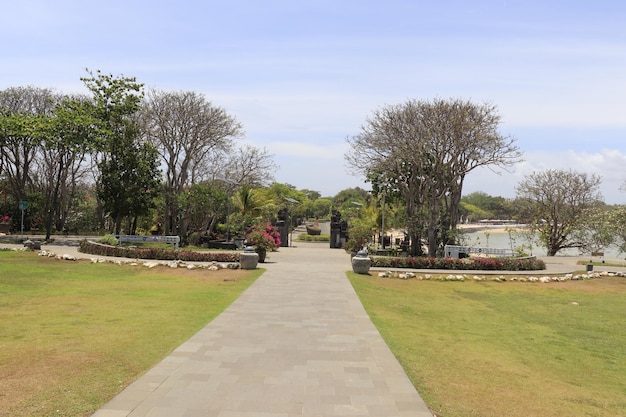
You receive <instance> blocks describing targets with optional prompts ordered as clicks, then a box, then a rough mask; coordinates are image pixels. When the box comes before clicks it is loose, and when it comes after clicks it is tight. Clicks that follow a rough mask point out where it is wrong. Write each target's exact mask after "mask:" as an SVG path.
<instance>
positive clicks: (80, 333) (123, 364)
mask: <svg viewBox="0 0 626 417" xmlns="http://www.w3.org/2000/svg"><path fill="white" fill-rule="evenodd" d="M261 272H262V271H261V270H255V271H242V270H220V271H209V270H206V269H202V270H200V269H198V270H187V269H182V268H180V269H171V268H167V267H157V268H153V269H148V268H145V267H140V266H136V267H132V266H128V265H125V266H120V265H115V264H110V263H104V264H91V263H89V262H87V261H85V262H82V261H81V262H66V261H58V260H54V259H50V258H44V257H38V256H36V255H35V254H34V253H16V252H0V335H1V336H0V416H2V417H8V416H11V417H20V416H35V415H36V416H72V417H73V416H87V415H90V414H91V413H93V412H94V411H95V410H96V409H97V408H98V407H99V406H101V405H102V404H104V403H105V402H106V401H108V400H109V399H110V398H112V397H113V396H114V395H115V394H116V393H118V392H119V391H121V390H122V388H124V387H125V386H127V385H128V384H129V383H130V382H132V381H133V380H135V379H136V378H137V377H138V376H140V375H141V374H143V373H144V372H145V371H146V370H148V369H149V368H150V367H152V366H154V365H155V364H156V363H157V362H158V361H160V360H161V359H162V358H163V357H165V356H166V355H167V354H169V353H170V352H171V351H172V350H173V349H175V348H176V347H177V346H179V345H180V344H181V343H183V342H184V341H185V340H187V339H188V338H189V337H191V336H192V335H193V334H194V333H196V332H197V331H198V330H199V329H201V328H202V327H203V326H204V325H206V324H207V323H208V322H209V321H211V320H212V319H213V318H214V317H216V316H217V315H218V314H219V313H220V312H222V311H223V310H224V309H225V308H226V307H227V306H228V305H229V304H230V303H231V302H232V301H233V300H235V299H236V298H237V297H238V295H239V294H240V293H241V292H242V291H243V290H245V289H246V288H247V287H248V286H249V285H250V284H251V283H252V282H253V281H254V279H255V278H256V277H257V276H258V275H260V273H261Z"/></svg>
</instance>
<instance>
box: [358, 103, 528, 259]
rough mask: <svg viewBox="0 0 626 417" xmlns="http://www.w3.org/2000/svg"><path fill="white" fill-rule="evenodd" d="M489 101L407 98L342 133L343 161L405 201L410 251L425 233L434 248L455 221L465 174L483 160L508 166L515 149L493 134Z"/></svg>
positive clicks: (493, 113) (495, 118) (430, 249)
mask: <svg viewBox="0 0 626 417" xmlns="http://www.w3.org/2000/svg"><path fill="white" fill-rule="evenodd" d="M499 124H500V116H499V114H498V113H497V109H496V107H495V106H493V105H490V104H483V105H476V104H474V103H471V102H469V101H464V100H459V99H453V100H440V99H437V100H434V101H417V100H410V101H407V102H406V103H402V104H399V105H393V106H386V107H383V108H381V109H379V110H377V111H376V112H374V114H373V116H372V117H370V118H368V119H367V122H366V124H365V125H364V126H362V127H361V133H360V134H358V135H356V136H354V137H350V138H348V143H349V144H350V145H351V147H352V150H351V152H350V153H349V154H347V155H346V161H347V163H348V166H349V167H351V168H352V170H353V171H354V172H355V173H358V174H362V175H364V176H365V177H366V178H369V179H370V180H372V181H373V182H376V183H385V184H387V186H385V188H387V189H392V190H395V191H396V192H398V193H399V194H401V195H402V196H403V197H404V200H405V207H406V218H407V222H408V224H407V228H408V231H409V234H410V236H411V243H412V250H411V251H412V253H413V254H419V253H420V252H421V241H422V236H424V235H425V237H426V239H425V240H426V242H427V245H428V253H429V254H430V255H433V256H434V255H435V254H437V249H439V250H441V249H443V247H442V246H443V244H445V243H446V242H447V241H448V238H449V235H451V234H450V231H451V230H453V229H454V228H455V227H456V224H457V222H458V218H459V205H460V200H461V193H462V188H463V181H464V179H465V176H466V175H467V174H468V173H469V172H471V171H472V170H474V169H476V168H478V167H481V166H490V167H501V168H506V167H509V166H511V165H512V164H514V163H515V162H518V161H519V160H520V157H521V153H520V152H519V150H518V148H517V147H516V146H515V145H514V139H512V138H510V137H508V136H503V135H501V134H500V133H499V132H498V127H499Z"/></svg>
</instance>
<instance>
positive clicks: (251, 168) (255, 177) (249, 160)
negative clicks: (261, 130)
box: [216, 145, 278, 188]
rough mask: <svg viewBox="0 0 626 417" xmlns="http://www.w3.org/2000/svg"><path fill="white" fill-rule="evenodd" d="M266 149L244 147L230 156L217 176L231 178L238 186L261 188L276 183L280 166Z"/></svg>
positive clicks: (250, 146)
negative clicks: (275, 176) (275, 175)
mask: <svg viewBox="0 0 626 417" xmlns="http://www.w3.org/2000/svg"><path fill="white" fill-rule="evenodd" d="M272 157H273V155H271V154H269V153H268V152H267V150H266V149H265V148H262V149H261V148H256V147H254V146H252V145H244V146H242V147H240V148H238V149H237V151H236V152H234V153H232V154H231V155H230V158H229V159H228V161H227V162H226V164H225V166H224V167H220V171H221V172H217V173H216V176H223V177H224V178H229V179H231V180H232V181H234V182H236V183H237V184H242V185H243V184H245V185H249V186H251V187H253V188H254V187H261V186H266V185H268V184H270V183H271V182H272V181H274V172H275V171H276V170H277V169H278V166H277V165H276V163H275V162H274V160H273V159H272Z"/></svg>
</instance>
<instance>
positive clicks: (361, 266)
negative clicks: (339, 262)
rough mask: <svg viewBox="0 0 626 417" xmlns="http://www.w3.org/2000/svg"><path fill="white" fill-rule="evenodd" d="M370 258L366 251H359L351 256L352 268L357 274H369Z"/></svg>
mask: <svg viewBox="0 0 626 417" xmlns="http://www.w3.org/2000/svg"><path fill="white" fill-rule="evenodd" d="M371 266H372V260H371V259H370V258H369V257H368V256H367V252H365V251H359V252H357V254H356V256H355V257H353V258H352V270H353V271H354V272H356V273H357V274H369V271H370V267H371Z"/></svg>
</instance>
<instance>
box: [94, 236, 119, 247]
mask: <svg viewBox="0 0 626 417" xmlns="http://www.w3.org/2000/svg"><path fill="white" fill-rule="evenodd" d="M98 243H102V244H103V245H112V246H115V245H119V244H120V241H119V240H118V239H117V238H116V237H115V235H111V234H108V235H104V236H102V237H101V238H100V239H98Z"/></svg>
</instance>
